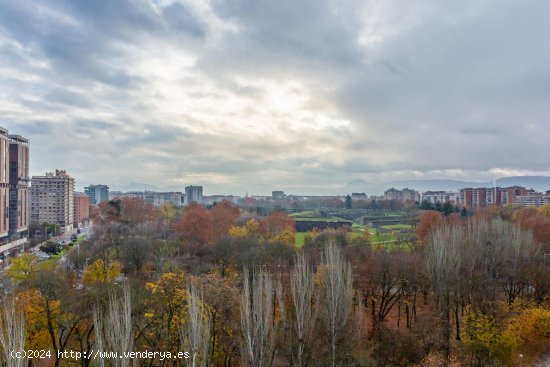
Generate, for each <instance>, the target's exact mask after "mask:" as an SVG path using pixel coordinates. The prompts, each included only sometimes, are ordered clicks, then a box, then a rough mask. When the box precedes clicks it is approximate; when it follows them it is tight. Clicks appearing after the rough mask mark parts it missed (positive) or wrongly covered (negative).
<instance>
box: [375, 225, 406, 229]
mask: <svg viewBox="0 0 550 367" xmlns="http://www.w3.org/2000/svg"><path fill="white" fill-rule="evenodd" d="M382 228H386V229H411V228H412V226H411V225H410V224H388V225H386V226H382Z"/></svg>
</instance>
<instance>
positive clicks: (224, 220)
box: [210, 200, 241, 240]
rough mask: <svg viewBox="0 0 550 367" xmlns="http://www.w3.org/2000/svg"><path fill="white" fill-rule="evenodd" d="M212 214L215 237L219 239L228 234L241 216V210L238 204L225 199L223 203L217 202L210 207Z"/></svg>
mask: <svg viewBox="0 0 550 367" xmlns="http://www.w3.org/2000/svg"><path fill="white" fill-rule="evenodd" d="M210 214H211V216H212V232H213V233H212V235H213V239H214V240H217V239H219V238H221V237H223V236H225V235H227V232H228V231H229V228H231V226H232V225H233V224H234V223H235V221H236V220H237V219H238V218H239V217H240V216H241V211H240V209H239V208H238V207H237V206H235V205H233V204H231V203H230V202H229V201H226V200H224V201H222V202H221V203H216V204H215V205H214V206H213V207H212V209H210Z"/></svg>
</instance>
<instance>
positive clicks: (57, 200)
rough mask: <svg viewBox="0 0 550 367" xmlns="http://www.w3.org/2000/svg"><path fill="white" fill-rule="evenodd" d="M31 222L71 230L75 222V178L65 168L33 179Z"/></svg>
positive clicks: (63, 230) (64, 230)
mask: <svg viewBox="0 0 550 367" xmlns="http://www.w3.org/2000/svg"><path fill="white" fill-rule="evenodd" d="M31 222H35V223H44V222H46V223H51V224H57V225H59V226H60V227H61V231H62V232H66V231H70V230H71V228H72V227H73V223H74V179H73V178H72V177H71V176H70V175H69V174H67V172H66V171H64V170H57V169H56V170H55V173H51V172H50V173H46V175H44V176H33V177H32V179H31Z"/></svg>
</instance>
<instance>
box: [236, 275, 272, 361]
mask: <svg viewBox="0 0 550 367" xmlns="http://www.w3.org/2000/svg"><path fill="white" fill-rule="evenodd" d="M251 278H252V279H251ZM273 297H274V289H273V280H272V277H271V275H270V274H269V273H268V272H267V271H265V270H260V271H259V272H257V273H256V272H253V273H252V274H250V273H249V271H248V269H247V268H245V269H244V271H243V293H242V297H241V330H242V333H243V337H244V343H243V347H242V349H243V357H244V359H245V360H246V361H247V362H248V363H249V364H250V365H252V366H253V367H263V366H270V365H271V364H272V362H273V354H274V350H275V330H274V323H273Z"/></svg>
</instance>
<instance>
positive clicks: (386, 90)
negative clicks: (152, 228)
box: [0, 0, 550, 194]
mask: <svg viewBox="0 0 550 367" xmlns="http://www.w3.org/2000/svg"><path fill="white" fill-rule="evenodd" d="M549 13H550V2H547V1H529V0H525V1H502V0H472V1H468V0H465V1H417V0H407V1H391V0H372V1H368V0H366V1H365V0H358V1H356V0H342V1H332V0H277V1H273V0H181V1H177V0H176V1H174V0H135V1H129V0H128V1H119V0H113V1H106V0H105V1H99V0H98V1H80V0H74V1H65V0H51V1H44V0H36V1H32V0H28V1H27V0H18V1H14V0H0V125H1V126H4V127H6V128H8V129H9V131H10V133H18V134H21V135H24V136H26V137H28V138H29V139H30V140H31V173H32V174H43V173H44V172H45V171H51V170H53V169H55V168H63V169H67V170H68V171H69V173H71V174H72V175H73V176H74V177H75V178H76V179H77V182H78V183H79V186H80V187H81V186H82V185H84V184H89V183H106V184H109V185H111V186H117V185H124V184H128V183H132V182H144V183H150V184H153V185H156V186H159V187H173V188H176V187H182V188H183V187H184V186H185V185H187V184H202V185H204V186H205V193H213V192H217V193H235V194H243V193H244V192H246V191H248V192H254V193H267V192H270V191H271V190H272V189H285V190H286V191H287V192H292V193H307V192H334V193H338V192H340V191H341V190H342V189H341V187H342V186H343V185H345V184H346V183H347V182H349V181H352V180H354V179H363V180H366V181H368V182H385V181H390V180H401V179H415V178H416V179H432V178H451V179H464V180H488V179H492V178H495V177H497V178H498V177H501V176H510V175H523V174H541V175H548V174H550V149H549V148H548V145H549V142H550V121H549V119H550V47H549V44H548V42H549V39H548V36H549V35H550V22H548V19H547V15H548V14H549Z"/></svg>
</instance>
